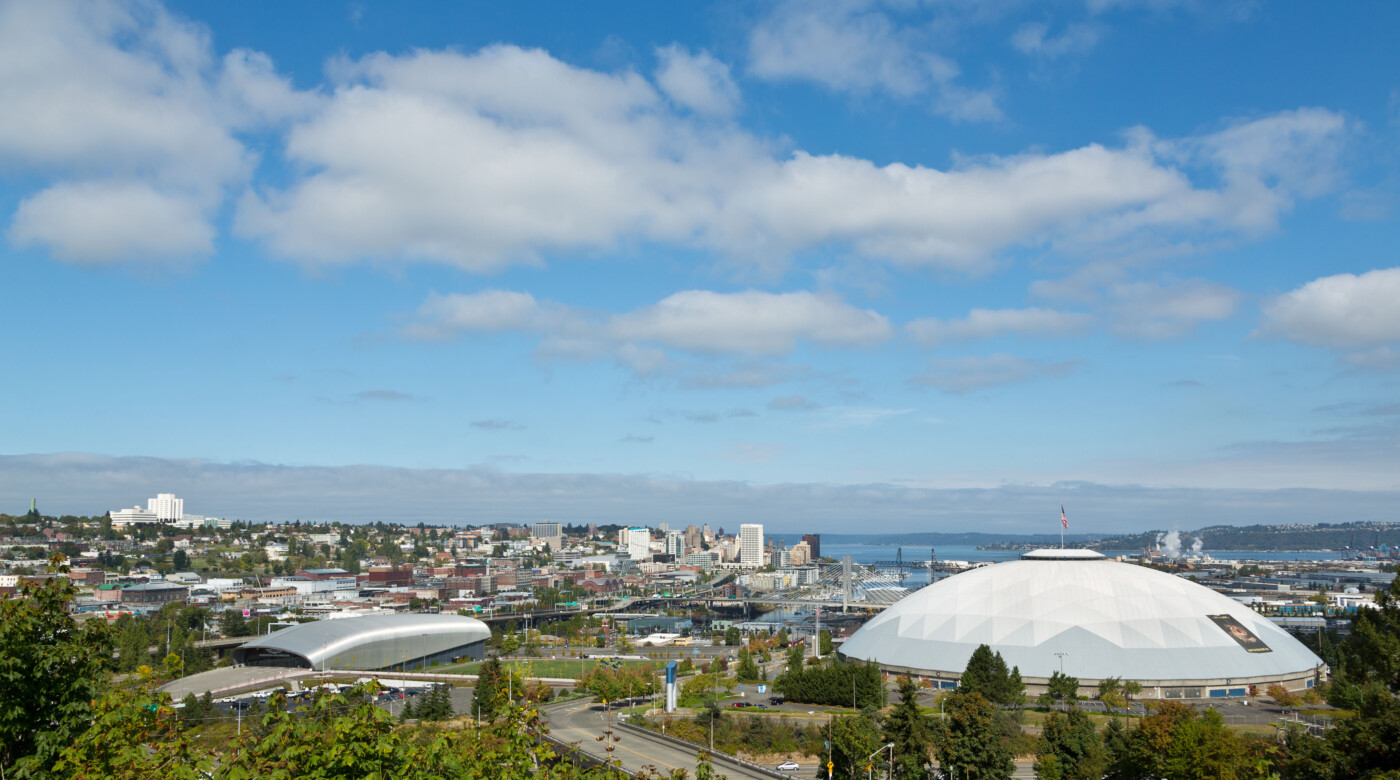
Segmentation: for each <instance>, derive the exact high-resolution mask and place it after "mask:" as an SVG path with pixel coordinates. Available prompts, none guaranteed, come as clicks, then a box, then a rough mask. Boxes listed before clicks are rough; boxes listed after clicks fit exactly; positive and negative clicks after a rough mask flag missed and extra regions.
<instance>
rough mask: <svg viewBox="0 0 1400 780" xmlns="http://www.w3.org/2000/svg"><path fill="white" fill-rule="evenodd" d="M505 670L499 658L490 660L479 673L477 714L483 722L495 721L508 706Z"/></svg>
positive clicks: (475, 693) (476, 691) (475, 694)
mask: <svg viewBox="0 0 1400 780" xmlns="http://www.w3.org/2000/svg"><path fill="white" fill-rule="evenodd" d="M505 683H506V680H505V669H504V668H503V666H502V664H501V660H500V659H499V658H490V659H488V660H487V661H486V663H484V664H482V665H481V669H480V670H479V671H478V672H477V679H476V689H475V691H474V696H475V698H476V709H477V714H478V715H479V716H480V717H481V720H482V721H488V720H493V719H495V717H496V714H497V713H498V712H500V711H501V710H502V709H503V708H504V707H505V704H506V684H505Z"/></svg>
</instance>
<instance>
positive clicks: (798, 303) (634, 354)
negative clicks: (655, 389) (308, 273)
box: [402, 290, 893, 384]
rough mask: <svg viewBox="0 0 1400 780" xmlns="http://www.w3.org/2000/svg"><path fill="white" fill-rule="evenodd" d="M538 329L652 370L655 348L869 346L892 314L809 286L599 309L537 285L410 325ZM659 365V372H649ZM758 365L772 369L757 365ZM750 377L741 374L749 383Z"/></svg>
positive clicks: (432, 334)
mask: <svg viewBox="0 0 1400 780" xmlns="http://www.w3.org/2000/svg"><path fill="white" fill-rule="evenodd" d="M504 330H515V332H529V333H539V335H543V336H546V347H545V349H546V351H547V353H549V354H552V356H556V357H564V356H568V357H577V358H596V357H602V356H605V354H612V356H615V357H617V358H619V360H622V361H624V363H627V364H629V365H631V367H633V368H636V370H638V372H651V371H654V370H657V368H659V367H662V365H664V364H665V363H666V358H665V354H664V353H657V351H654V350H655V347H665V349H676V350H682V351H689V353H696V354H724V356H781V354H787V353H791V351H792V350H794V349H797V346H798V342H811V343H813V344H816V346H823V347H868V346H874V344H876V343H881V342H883V340H886V339H889V337H890V335H892V332H893V328H892V326H890V323H889V319H886V318H885V316H883V315H881V314H878V312H874V311H869V309H858V308H855V307H851V305H850V304H846V302H844V301H841V300H840V298H837V297H834V295H827V294H816V293H808V291H797V293H760V291H753V290H749V291H743V293H713V291H708V290H686V291H682V293H675V294H672V295H668V297H666V298H662V300H661V301H659V302H657V304H652V305H650V307H644V308H640V309H636V311H630V312H624V314H613V315H598V314H589V312H584V311H580V309H573V308H570V307H564V305H560V304H554V302H547V301H546V302H540V301H536V300H535V297H533V295H531V294H528V293H514V291H507V290H486V291H482V293H472V294H456V293H454V294H448V295H440V294H433V295H430V297H428V298H427V300H426V301H424V302H423V304H421V305H420V307H419V309H417V312H416V321H414V322H412V323H409V325H407V326H405V328H403V330H402V335H403V336H406V337H410V339H444V337H451V336H455V335H459V333H469V332H504ZM644 368H650V370H644ZM748 368H749V370H750V371H763V372H764V375H766V374H769V372H770V370H769V368H766V367H763V365H762V364H757V365H749V367H748ZM741 384H742V382H741Z"/></svg>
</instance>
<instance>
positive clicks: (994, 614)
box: [841, 550, 1323, 697]
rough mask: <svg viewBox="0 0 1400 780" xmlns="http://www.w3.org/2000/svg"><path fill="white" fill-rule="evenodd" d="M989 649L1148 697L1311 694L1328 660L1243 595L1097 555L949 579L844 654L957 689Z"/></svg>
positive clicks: (889, 612) (874, 624)
mask: <svg viewBox="0 0 1400 780" xmlns="http://www.w3.org/2000/svg"><path fill="white" fill-rule="evenodd" d="M983 644H985V645H988V646H990V647H991V648H992V649H993V650H995V651H997V652H999V653H1001V655H1002V658H1004V659H1005V660H1006V664H1007V666H1008V667H1010V666H1017V667H1020V671H1021V677H1022V678H1023V679H1024V680H1025V681H1026V683H1027V684H1028V685H1037V684H1043V683H1044V682H1045V681H1046V680H1048V679H1049V677H1050V675H1051V674H1053V673H1054V672H1056V671H1059V670H1060V669H1061V665H1062V664H1063V670H1064V673H1065V674H1068V675H1073V676H1075V677H1078V678H1079V679H1080V684H1081V685H1083V686H1089V685H1097V683H1098V681H1099V680H1101V679H1103V678H1106V677H1119V678H1122V679H1123V680H1136V681H1138V682H1139V683H1141V684H1142V685H1143V688H1144V695H1148V696H1166V697H1175V696H1187V697H1206V696H1227V695H1230V696H1234V695H1244V691H1245V689H1247V688H1248V686H1250V685H1256V686H1259V687H1260V689H1261V690H1262V687H1263V686H1264V685H1267V684H1270V683H1275V682H1277V683H1282V684H1284V685H1285V686H1287V687H1289V688H1291V689H1298V688H1304V687H1309V686H1311V685H1312V684H1313V679H1314V677H1315V676H1316V673H1317V672H1319V671H1321V668H1322V665H1323V662H1322V660H1321V659H1320V658H1318V657H1317V656H1316V655H1314V654H1313V653H1312V652H1311V651H1310V650H1308V649H1307V648H1306V647H1304V646H1303V645H1302V644H1301V643H1300V642H1298V641H1297V640H1296V639H1294V638H1293V637H1291V636H1289V635H1288V634H1287V633H1286V632H1285V631H1284V630H1283V629H1281V628H1279V627H1277V626H1275V625H1274V624H1273V622H1271V621H1270V620H1269V619H1268V618H1265V617H1263V616H1262V615H1259V614H1257V613H1256V612H1254V611H1253V610H1251V609H1250V608H1248V607H1246V606H1244V605H1243V604H1240V603H1239V602H1237V601H1234V600H1233V599H1230V598H1227V597H1225V596H1222V595H1220V594H1218V593H1216V592H1215V591H1212V590H1210V589H1209V588H1206V587H1204V586H1202V585H1198V584H1196V583H1194V582H1191V581H1190V580H1187V579H1183V578H1181V577H1176V576H1173V575H1170V574H1166V573H1163V572H1160V571H1157V570H1155V569H1150V568H1147V567H1144V566H1137V565H1133V564H1127V563H1119V562H1117V561H1112V560H1108V559H1106V558H1104V557H1103V556H1102V555H1100V554H1098V553H1096V552H1094V551H1092V550H1036V551H1034V552H1030V553H1026V554H1025V555H1023V556H1021V560H1018V561H1009V562H1007V563H1000V564H997V565H995V566H987V567H983V568H979V569H974V570H972V571H969V572H964V573H962V574H958V575H955V576H953V577H949V578H948V579H945V580H941V581H939V582H937V583H935V584H933V585H930V586H928V587H926V588H923V589H922V590H919V591H916V592H914V593H913V594H912V595H910V596H908V597H907V598H905V599H903V600H901V601H899V602H898V603H897V604H895V605H894V606H892V607H890V608H888V609H886V610H885V611H884V612H882V613H880V614H879V615H877V616H876V617H874V618H873V619H871V620H870V622H868V623H866V624H865V626H863V627H862V628H861V629H860V630H859V631H857V632H856V633H855V634H854V635H853V636H852V637H851V638H850V639H848V640H846V642H845V644H843V645H842V646H841V654H842V655H844V656H846V657H849V658H860V659H864V660H867V661H873V662H877V663H878V664H879V665H880V666H882V667H884V668H886V669H889V670H891V671H898V672H905V673H910V674H915V675H918V676H923V677H932V678H942V679H943V680H945V681H949V682H945V683H944V684H945V685H949V684H951V680H955V679H957V677H959V676H960V675H961V674H962V672H963V670H964V669H966V668H967V662H968V659H969V658H971V657H972V652H973V651H974V650H976V649H977V646H978V645H983Z"/></svg>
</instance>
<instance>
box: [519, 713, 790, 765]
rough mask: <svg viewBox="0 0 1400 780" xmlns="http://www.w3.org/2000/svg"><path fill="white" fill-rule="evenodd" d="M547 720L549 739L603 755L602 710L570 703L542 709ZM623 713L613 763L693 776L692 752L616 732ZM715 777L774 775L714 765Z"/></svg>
mask: <svg viewBox="0 0 1400 780" xmlns="http://www.w3.org/2000/svg"><path fill="white" fill-rule="evenodd" d="M545 713H546V715H547V716H548V717H549V731H550V736H552V737H554V738H555V739H558V740H560V741H563V742H567V743H570V744H576V745H577V746H578V747H579V749H580V750H583V751H585V752H587V753H589V754H591V755H595V756H599V757H602V756H603V755H604V751H603V743H602V742H599V741H598V739H597V738H598V737H600V736H602V733H603V729H605V728H607V726H606V719H605V718H604V715H603V708H602V707H601V706H600V705H598V704H597V703H596V702H592V701H587V702H585V701H571V702H564V703H562V704H556V705H550V706H546V707H545ZM626 714H627V712H626V710H625V709H619V710H613V712H612V722H613V735H614V736H618V737H621V738H622V739H621V741H620V742H615V743H613V744H614V745H615V746H616V748H617V749H616V750H615V751H613V758H614V760H620V761H621V762H622V767H623V768H624V769H626V770H627V771H629V772H637V771H638V770H640V769H641V768H642V767H646V766H654V767H656V768H657V769H658V770H660V771H661V772H663V773H666V772H670V771H671V770H673V769H684V770H685V771H686V772H688V773H689V774H690V776H691V777H694V776H695V750H694V749H692V748H689V747H682V746H679V745H677V744H675V743H673V742H670V741H667V740H665V739H663V738H661V737H659V736H652V735H650V734H647V733H645V732H640V731H637V730H634V729H619V728H617V722H618V720H619V719H620V718H622V717H626ZM713 764H714V766H715V769H716V771H717V772H718V774H722V775H727V776H728V777H729V778H731V780H738V778H747V779H752V780H759V779H760V778H762V779H763V780H773V778H774V776H775V775H776V773H774V772H767V771H759V770H755V769H750V768H747V767H743V766H740V765H738V764H734V763H730V762H728V761H721V760H715V761H713ZM782 774H783V776H787V777H798V778H805V779H806V780H811V778H815V777H816V766H815V765H811V766H808V765H804V766H803V767H802V769H801V770H799V771H797V772H784V773H782Z"/></svg>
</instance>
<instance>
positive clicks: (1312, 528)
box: [1089, 522, 1400, 552]
mask: <svg viewBox="0 0 1400 780" xmlns="http://www.w3.org/2000/svg"><path fill="white" fill-rule="evenodd" d="M1166 533H1167V532H1166V531H1146V532H1144V533H1139V534H1127V535H1124V536H1111V537H1106V538H1102V539H1099V540H1098V541H1095V542H1093V543H1092V544H1090V545H1089V546H1091V547H1093V548H1094V549H1098V550H1142V549H1148V548H1153V547H1154V546H1156V545H1157V543H1158V538H1159V537H1161V536H1163V535H1164V534H1166ZM1180 533H1181V541H1180V544H1181V548H1182V549H1183V550H1187V551H1189V550H1190V549H1191V546H1192V544H1193V543H1194V542H1195V540H1196V539H1200V540H1201V546H1202V549H1203V550H1204V551H1206V552H1209V551H1211V550H1344V549H1360V550H1366V549H1372V548H1375V547H1379V546H1380V545H1381V544H1385V545H1387V546H1389V547H1396V546H1400V523H1375V522H1366V523H1318V524H1317V525H1246V526H1232V525H1213V526H1209V527H1206V528H1201V529H1198V530H1195V531H1181V532H1180Z"/></svg>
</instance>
